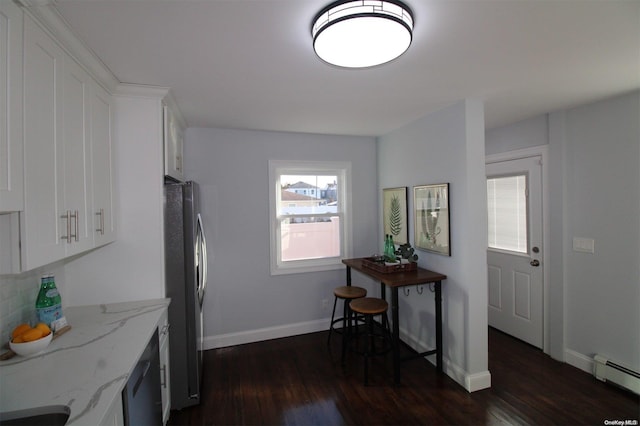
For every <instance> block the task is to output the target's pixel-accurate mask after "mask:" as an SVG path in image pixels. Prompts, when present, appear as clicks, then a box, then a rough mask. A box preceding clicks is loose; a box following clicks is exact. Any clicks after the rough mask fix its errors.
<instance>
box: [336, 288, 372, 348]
mask: <svg viewBox="0 0 640 426" xmlns="http://www.w3.org/2000/svg"><path fill="white" fill-rule="evenodd" d="M366 295H367V290H366V289H364V288H362V287H356V286H353V285H343V286H340V287H336V288H335V289H333V296H334V297H333V311H332V313H331V323H330V324H329V336H328V337H327V345H329V344H330V343H331V333H332V332H334V331H335V332H336V333H340V334H342V335H343V342H342V343H343V344H342V348H343V353H344V348H345V342H344V340H345V338H346V334H347V332H348V331H349V330H350V329H351V326H352V325H353V322H354V321H355V323H356V325H357V323H358V318H357V317H356V318H354V317H353V312H351V310H350V309H349V301H353V300H357V299H358V298H360V297H365V296H366ZM338 299H342V300H343V302H344V303H343V307H342V317H340V318H336V305H337V303H338ZM338 323H342V328H339V329H336V328H335V325H336V324H338ZM343 358H344V356H343Z"/></svg>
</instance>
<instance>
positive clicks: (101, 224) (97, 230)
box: [96, 209, 104, 235]
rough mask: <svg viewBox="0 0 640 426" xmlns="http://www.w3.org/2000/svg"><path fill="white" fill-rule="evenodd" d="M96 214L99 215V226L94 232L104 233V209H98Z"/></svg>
mask: <svg viewBox="0 0 640 426" xmlns="http://www.w3.org/2000/svg"><path fill="white" fill-rule="evenodd" d="M96 216H100V227H99V228H98V229H96V232H99V233H100V235H104V209H100V211H99V212H96Z"/></svg>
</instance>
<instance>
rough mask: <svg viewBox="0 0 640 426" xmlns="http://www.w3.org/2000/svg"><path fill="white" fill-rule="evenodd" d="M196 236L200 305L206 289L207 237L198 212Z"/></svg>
mask: <svg viewBox="0 0 640 426" xmlns="http://www.w3.org/2000/svg"><path fill="white" fill-rule="evenodd" d="M196 232H197V237H196V241H198V242H199V244H200V247H199V250H198V252H199V253H200V255H201V256H202V257H201V259H199V260H198V263H199V267H200V268H201V272H202V273H201V274H199V282H198V301H199V302H200V307H202V302H203V301H204V293H205V290H206V289H207V238H206V237H205V234H204V228H203V226H202V217H201V216H200V213H198V218H197V231H196Z"/></svg>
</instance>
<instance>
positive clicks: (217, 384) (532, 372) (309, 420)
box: [169, 329, 640, 425]
mask: <svg viewBox="0 0 640 426" xmlns="http://www.w3.org/2000/svg"><path fill="white" fill-rule="evenodd" d="M326 339H327V334H326V332H322V333H312V334H307V335H302V336H296V337H290V338H285V339H276V340H270V341H266V342H259V343H252V344H248V345H242V346H237V347H232V348H223V349H217V350H211V351H207V352H206V353H205V367H204V368H205V369H204V386H203V395H202V404H201V405H199V406H197V407H190V408H186V409H184V410H182V411H172V412H171V418H170V420H169V424H170V425H236V424H247V425H254V424H264V425H289V424H290V425H341V424H345V425H346V424H349V425H351V424H362V425H369V424H377V425H414V424H415V425H418V424H420V425H425V424H446V425H483V424H484V425H514V424H540V425H548V424H556V425H566V424H571V425H574V424H575V425H580V424H584V425H603V424H604V421H605V420H623V421H624V420H636V421H637V420H638V419H639V417H640V400H639V398H638V396H637V395H633V394H631V393H630V392H627V391H624V390H622V389H618V388H616V387H614V386H611V385H608V384H605V383H602V382H600V381H598V380H596V379H594V378H593V376H591V375H590V374H587V373H584V372H583V371H580V370H578V369H576V368H573V367H571V366H569V365H567V364H563V363H560V362H557V361H554V360H552V359H551V358H549V357H548V356H546V355H545V354H544V353H542V352H541V351H540V350H538V349H535V348H533V347H532V346H529V345H527V344H526V343H523V342H521V341H518V340H516V339H513V338H512V337H510V336H507V335H504V334H502V333H500V332H498V331H495V330H493V329H490V331H489V370H490V371H491V378H492V387H491V389H486V390H483V391H479V392H474V393H472V394H469V393H468V392H466V391H465V390H464V389H463V388H462V387H461V386H460V385H458V384H457V383H455V382H454V381H453V380H451V379H450V378H449V377H447V376H446V375H441V374H437V373H436V371H435V367H434V366H433V365H432V364H431V363H429V362H428V361H426V360H424V359H416V360H413V361H409V362H406V363H404V364H403V366H402V368H403V379H402V385H401V386H394V384H393V369H392V365H391V356H389V355H390V354H389V355H388V356H386V357H380V358H376V359H374V360H373V363H372V369H371V371H370V377H369V380H370V386H368V387H364V386H363V385H362V374H363V370H362V359H361V358H360V357H359V356H358V355H356V354H353V353H350V354H349V356H348V359H347V363H346V366H345V367H344V368H343V367H342V365H341V363H340V339H335V340H332V345H331V347H330V348H327V345H326ZM403 351H404V352H405V353H404V354H408V353H409V350H408V349H407V348H403Z"/></svg>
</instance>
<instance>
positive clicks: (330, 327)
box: [327, 296, 338, 345]
mask: <svg viewBox="0 0 640 426" xmlns="http://www.w3.org/2000/svg"><path fill="white" fill-rule="evenodd" d="M337 303H338V296H334V297H333V311H331V322H330V323H329V337H328V338H327V345H329V344H330V343H331V332H332V331H333V319H334V318H335V316H336V304H337Z"/></svg>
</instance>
